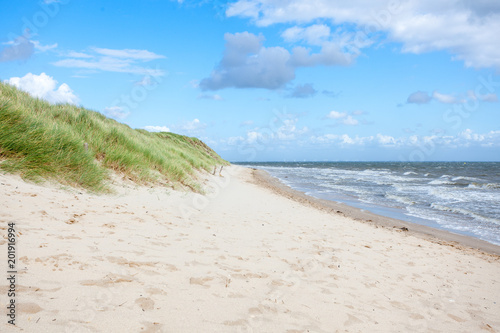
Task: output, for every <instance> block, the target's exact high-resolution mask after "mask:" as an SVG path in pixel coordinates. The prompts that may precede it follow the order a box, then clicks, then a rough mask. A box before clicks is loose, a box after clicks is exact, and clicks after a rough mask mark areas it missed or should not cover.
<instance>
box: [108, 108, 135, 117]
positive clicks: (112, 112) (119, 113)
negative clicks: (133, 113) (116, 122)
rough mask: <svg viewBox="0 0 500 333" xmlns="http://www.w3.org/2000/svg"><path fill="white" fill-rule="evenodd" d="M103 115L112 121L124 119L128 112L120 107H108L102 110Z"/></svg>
mask: <svg viewBox="0 0 500 333" xmlns="http://www.w3.org/2000/svg"><path fill="white" fill-rule="evenodd" d="M104 114H105V115H106V116H108V117H111V118H114V119H125V118H127V117H128V116H129V115H130V112H128V111H126V110H125V109H124V108H122V107H120V106H109V107H106V108H104Z"/></svg>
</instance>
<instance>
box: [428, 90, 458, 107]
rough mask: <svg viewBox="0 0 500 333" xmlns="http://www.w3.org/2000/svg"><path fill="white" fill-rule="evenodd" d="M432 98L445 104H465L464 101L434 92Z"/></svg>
mask: <svg viewBox="0 0 500 333" xmlns="http://www.w3.org/2000/svg"><path fill="white" fill-rule="evenodd" d="M432 98H434V99H435V100H436V101H438V102H441V103H445V104H460V103H463V102H465V101H464V100H462V99H458V98H457V97H455V96H453V95H447V94H441V93H438V92H437V91H434V92H433V93H432Z"/></svg>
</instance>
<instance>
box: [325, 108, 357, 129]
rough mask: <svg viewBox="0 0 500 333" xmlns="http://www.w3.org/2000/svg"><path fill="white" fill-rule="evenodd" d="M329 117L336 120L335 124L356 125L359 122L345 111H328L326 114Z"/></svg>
mask: <svg viewBox="0 0 500 333" xmlns="http://www.w3.org/2000/svg"><path fill="white" fill-rule="evenodd" d="M326 117H327V118H329V119H335V120H337V124H344V125H350V126H356V125H358V124H359V121H358V120H357V119H354V118H353V117H352V116H351V115H348V114H347V113H346V112H338V111H330V113H329V114H327V115H326Z"/></svg>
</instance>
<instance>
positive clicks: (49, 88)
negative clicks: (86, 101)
mask: <svg viewBox="0 0 500 333" xmlns="http://www.w3.org/2000/svg"><path fill="white" fill-rule="evenodd" d="M4 82H6V83H8V84H11V85H13V86H16V87H17V88H19V89H21V90H24V91H26V92H27V93H29V94H30V95H32V96H34V97H38V98H41V99H44V100H46V101H48V102H50V103H70V104H76V103H78V97H77V96H76V95H75V94H74V93H73V90H71V88H70V87H69V86H68V85H67V84H66V83H63V84H61V85H60V86H59V87H57V81H56V80H54V78H52V77H51V76H48V75H47V74H45V73H42V74H40V75H35V74H32V73H28V74H26V75H25V76H23V77H12V78H10V79H8V80H5V81H4Z"/></svg>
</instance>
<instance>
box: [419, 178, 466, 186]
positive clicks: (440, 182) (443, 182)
mask: <svg viewBox="0 0 500 333" xmlns="http://www.w3.org/2000/svg"><path fill="white" fill-rule="evenodd" d="M427 184H429V185H460V183H456V182H453V181H451V180H440V179H434V180H432V181H430V182H428V183H427Z"/></svg>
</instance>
